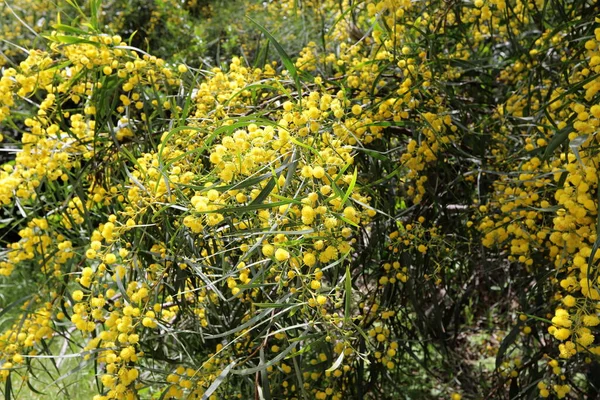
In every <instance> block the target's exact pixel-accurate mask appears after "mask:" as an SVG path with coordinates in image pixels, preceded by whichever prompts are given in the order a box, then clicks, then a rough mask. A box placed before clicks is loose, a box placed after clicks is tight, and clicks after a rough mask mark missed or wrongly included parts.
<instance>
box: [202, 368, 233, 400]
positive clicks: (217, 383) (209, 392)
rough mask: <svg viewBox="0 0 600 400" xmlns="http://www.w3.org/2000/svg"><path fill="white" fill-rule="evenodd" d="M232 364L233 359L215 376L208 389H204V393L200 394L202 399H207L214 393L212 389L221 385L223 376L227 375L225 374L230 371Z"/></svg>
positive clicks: (223, 379)
mask: <svg viewBox="0 0 600 400" xmlns="http://www.w3.org/2000/svg"><path fill="white" fill-rule="evenodd" d="M234 365H235V361H232V362H231V363H230V364H229V365H228V366H226V367H225V368H224V369H223V371H221V373H220V374H219V376H217V378H216V379H215V380H214V382H213V383H211V385H210V386H209V387H208V389H206V392H204V394H203V395H202V400H208V398H209V397H210V396H211V395H212V394H213V393H214V391H215V390H217V389H218V388H219V386H221V384H222V383H223V382H224V381H225V378H226V377H227V375H229V372H230V371H231V369H232V368H233V366H234Z"/></svg>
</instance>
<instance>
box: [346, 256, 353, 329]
mask: <svg viewBox="0 0 600 400" xmlns="http://www.w3.org/2000/svg"><path fill="white" fill-rule="evenodd" d="M344 286H345V291H346V293H345V294H346V296H345V299H344V301H345V304H344V323H345V324H347V323H349V322H350V307H352V276H351V274H350V265H346V278H345V282H344Z"/></svg>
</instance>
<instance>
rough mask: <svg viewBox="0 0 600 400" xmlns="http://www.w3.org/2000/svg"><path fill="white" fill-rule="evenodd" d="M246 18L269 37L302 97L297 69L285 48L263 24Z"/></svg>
mask: <svg viewBox="0 0 600 400" xmlns="http://www.w3.org/2000/svg"><path fill="white" fill-rule="evenodd" d="M246 18H248V19H249V20H250V22H252V23H253V24H254V25H256V26H257V27H258V29H260V30H261V32H262V33H264V34H265V36H266V37H267V38H268V39H269V41H270V42H271V43H272V44H273V46H275V49H276V50H277V53H279V57H281V61H282V62H283V65H284V66H285V68H286V69H287V70H288V72H289V73H290V75H291V77H292V79H293V80H294V82H295V83H296V89H297V90H298V94H299V95H300V97H302V86H301V85H300V77H299V76H298V70H297V69H296V66H295V65H294V62H293V61H292V59H291V58H290V56H289V55H288V53H287V52H286V51H285V49H284V48H283V47H282V46H281V44H279V42H278V41H277V40H276V39H275V37H274V36H273V35H271V33H270V32H269V31H268V30H267V29H266V28H265V27H264V26H262V25H261V24H259V23H258V22H256V21H255V20H253V19H252V18H250V17H248V16H246Z"/></svg>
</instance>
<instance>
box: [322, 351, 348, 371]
mask: <svg viewBox="0 0 600 400" xmlns="http://www.w3.org/2000/svg"><path fill="white" fill-rule="evenodd" d="M343 360H344V352H343V351H342V352H341V353H340V355H339V356H338V358H337V359H336V360H335V362H334V363H333V365H332V366H331V367H329V368H327V369H326V372H333V371H335V370H336V369H338V367H339V366H340V365H341V364H342V361H343Z"/></svg>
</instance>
